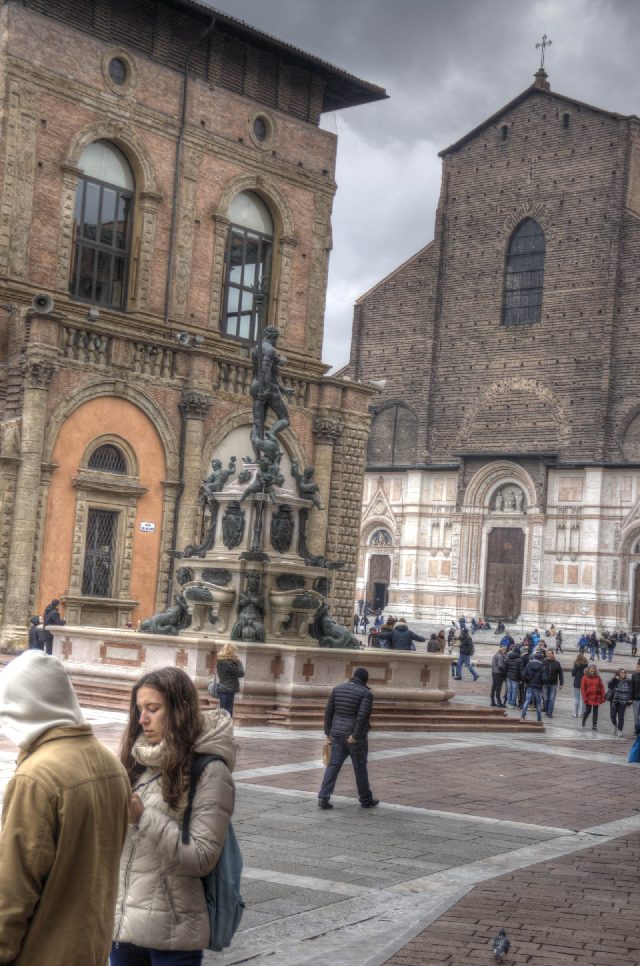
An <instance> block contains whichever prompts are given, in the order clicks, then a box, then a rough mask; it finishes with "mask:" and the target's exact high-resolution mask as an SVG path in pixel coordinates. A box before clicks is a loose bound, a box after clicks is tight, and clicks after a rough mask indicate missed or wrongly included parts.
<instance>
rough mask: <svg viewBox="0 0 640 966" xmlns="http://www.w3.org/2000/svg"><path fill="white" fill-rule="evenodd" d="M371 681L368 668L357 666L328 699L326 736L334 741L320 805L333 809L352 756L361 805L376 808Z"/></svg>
mask: <svg viewBox="0 0 640 966" xmlns="http://www.w3.org/2000/svg"><path fill="white" fill-rule="evenodd" d="M368 680H369V672H368V671H367V669H366V668H365V667H357V668H356V669H355V671H354V672H353V676H352V677H351V679H350V680H349V681H345V682H344V684H338V685H337V686H336V687H335V688H334V689H333V691H332V692H331V695H330V696H329V700H328V701H327V706H326V708H325V712H324V734H325V739H326V740H330V741H331V758H330V760H329V764H328V765H327V768H326V770H325V773H324V777H323V779H322V785H321V786H320V791H319V792H318V808H322V809H325V810H327V809H331V808H333V805H332V804H331V802H330V801H329V799H330V798H331V795H332V794H333V790H334V788H335V787H336V781H337V780H338V775H339V774H340V769H341V768H342V766H343V764H344V763H345V761H346V760H347V758H351V764H352V765H353V770H354V772H355V777H356V787H357V789H358V798H359V800H360V805H361V806H362V807H363V808H375V806H376V805H377V804H378V799H377V798H374V797H373V792H372V791H371V786H370V785H369V775H368V772H367V756H368V754H369V748H368V742H367V732H368V730H369V721H370V719H371V711H372V708H373V694H372V693H371V690H370V689H369V688H368V687H367V681H368Z"/></svg>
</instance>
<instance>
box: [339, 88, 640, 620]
mask: <svg viewBox="0 0 640 966" xmlns="http://www.w3.org/2000/svg"><path fill="white" fill-rule="evenodd" d="M441 157H442V187H441V194H440V201H439V205H438V209H437V212H436V218H435V232H434V238H433V241H431V242H430V243H429V244H427V245H426V246H425V248H423V249H422V250H421V251H419V252H418V253H417V254H416V255H415V256H413V257H412V258H410V259H409V260H408V261H407V262H406V263H405V264H403V265H401V266H400V267H399V268H398V269H397V270H396V271H394V272H393V273H391V275H389V276H388V277H387V278H385V279H383V280H382V281H381V282H380V283H379V284H378V285H376V286H375V287H374V288H373V289H371V290H370V291H369V292H367V293H366V294H365V295H363V296H362V297H361V298H360V299H359V300H358V302H357V303H356V307H355V313H354V328H353V341H352V348H351V358H350V362H349V365H348V366H347V367H346V368H345V369H344V370H343V371H342V373H341V375H342V376H346V377H347V378H349V379H352V380H381V379H385V380H386V385H385V387H384V389H383V390H382V391H381V392H380V393H379V394H378V396H377V397H375V399H374V404H373V406H372V412H373V425H372V430H371V436H370V439H369V443H368V450H367V475H366V482H365V490H364V499H363V522H362V526H361V533H360V553H359V572H358V590H357V598H363V599H364V598H366V599H368V600H369V602H370V603H371V604H372V605H374V606H376V607H384V608H385V609H388V611H391V612H393V613H396V614H399V613H400V612H402V614H404V615H405V616H406V617H408V618H410V617H414V618H415V617H422V618H424V619H430V620H433V621H438V622H439V621H444V620H448V619H451V618H454V617H456V616H457V615H460V614H466V615H471V614H476V615H485V616H488V617H496V618H503V619H506V620H514V621H517V620H520V621H521V622H522V623H523V625H525V626H530V625H535V624H537V625H539V626H540V625H548V624H550V623H551V622H554V623H555V624H556V625H557V626H560V627H565V628H575V629H578V628H580V629H582V628H583V627H588V628H621V629H629V628H631V627H633V628H634V629H638V628H640V570H639V567H640V390H639V388H638V379H637V373H638V365H639V363H640V338H639V336H640V271H639V269H638V266H639V265H640V122H639V121H638V118H636V117H634V116H631V117H628V116H622V115H619V114H615V113H612V112H609V111H605V110H601V109H599V108H598V107H594V106H592V105H588V104H584V103H581V102H579V101H577V100H575V99H573V98H570V97H565V96H563V95H562V94H558V93H556V92H555V91H553V90H552V89H551V87H550V84H549V80H548V77H547V75H546V73H545V71H544V70H543V69H541V70H539V71H538V72H537V74H536V75H535V78H534V83H533V84H532V85H531V86H530V87H528V88H526V89H525V90H524V91H523V92H522V93H521V94H520V95H519V96H517V97H516V98H514V100H512V101H511V102H510V103H509V104H507V105H506V106H505V107H503V108H502V109H501V110H499V111H498V112H496V113H495V114H494V115H493V116H491V117H490V118H488V119H487V120H486V121H485V122H483V123H482V124H480V125H479V126H478V127H477V128H476V129H474V130H473V131H471V132H470V133H468V134H466V135H465V136H464V137H462V138H461V139H460V140H459V141H457V142H456V143H455V144H453V145H451V146H450V147H448V148H446V149H445V150H444V151H442V152H441Z"/></svg>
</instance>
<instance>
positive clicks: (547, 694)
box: [542, 650, 564, 718]
mask: <svg viewBox="0 0 640 966" xmlns="http://www.w3.org/2000/svg"><path fill="white" fill-rule="evenodd" d="M545 665H546V671H547V674H546V681H545V682H544V685H543V688H542V691H543V696H544V711H545V714H546V716H547V718H553V706H554V705H555V703H556V694H557V693H558V688H559V687H560V688H562V687H564V674H563V673H562V667H561V666H560V661H558V660H556V657H555V655H554V653H553V651H551V650H549V651H547V659H546V661H545Z"/></svg>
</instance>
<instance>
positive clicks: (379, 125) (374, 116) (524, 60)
mask: <svg viewBox="0 0 640 966" xmlns="http://www.w3.org/2000/svg"><path fill="white" fill-rule="evenodd" d="M212 5H213V6H214V7H216V8H217V9H219V10H223V11H225V12H227V13H229V14H231V15H232V16H235V17H238V18H239V19H241V20H245V21H246V22H248V23H250V24H252V25H253V26H255V27H258V28H259V29H261V30H264V31H266V32H268V33H270V34H273V35H274V36H276V37H278V38H280V39H281V40H284V41H286V42H287V43H291V44H294V45H295V46H297V47H300V48H301V49H303V50H305V51H307V52H308V53H311V54H314V55H316V56H318V57H322V58H323V59H325V60H328V61H329V62H331V63H333V64H335V65H336V66H338V67H343V68H345V69H346V70H348V71H350V72H351V73H353V74H356V75H358V76H360V77H362V78H363V79H365V80H368V81H371V82H373V83H376V84H379V85H381V86H382V87H385V88H386V89H387V91H388V93H389V95H390V100H389V101H384V102H379V103H376V104H371V105H365V106H363V107H356V108H351V109H349V110H346V111H340V112H336V114H334V115H331V116H328V117H326V118H325V119H324V121H323V126H325V127H327V128H328V129H329V130H332V131H334V132H336V133H337V134H338V139H339V140H338V167H337V181H338V186H339V188H338V194H337V196H336V200H335V204H334V213H333V229H334V230H333V239H334V248H333V254H332V260H331V269H330V277H329V291H328V296H327V311H326V317H325V347H324V358H325V360H326V361H327V362H329V363H331V364H333V365H335V366H339V365H342V364H343V363H344V362H345V361H346V360H347V358H348V350H349V332H350V324H351V317H352V311H353V302H354V301H355V299H356V298H357V297H358V296H359V295H360V294H362V293H363V292H365V291H367V289H369V288H370V287H371V286H372V285H374V284H375V283H376V282H378V281H380V279H382V278H383V277H384V276H385V275H386V274H388V273H389V272H390V271H392V270H393V269H394V268H396V267H397V266H398V265H399V264H401V262H403V261H404V260H405V259H406V258H408V257H409V256H410V255H412V254H413V253H414V252H416V251H417V250H418V249H419V248H421V247H422V246H423V245H425V244H426V243H427V242H428V241H429V240H430V239H431V238H432V237H433V221H434V215H435V208H436V204H437V199H438V192H439V187H440V161H439V159H438V157H437V152H438V151H439V150H441V149H442V148H444V147H446V146H447V145H449V144H451V143H452V142H454V141H455V140H457V139H458V138H459V137H461V136H462V135H463V134H465V133H466V132H467V131H469V130H471V129H472V128H473V127H475V126H476V125H477V124H479V123H480V122H481V121H482V120H484V119H485V118H486V117H488V116H490V115H491V114H493V113H494V112H495V111H496V110H498V109H499V108H500V107H502V106H503V105H504V104H506V103H507V102H508V101H510V100H511V99H512V98H513V97H515V96H516V95H517V94H519V93H520V92H521V91H522V90H523V89H524V88H525V87H527V86H528V85H529V84H530V83H531V81H532V75H533V73H534V72H535V70H536V69H537V67H538V65H539V52H538V51H537V50H536V49H535V43H536V42H537V41H539V40H540V39H541V37H542V34H543V33H546V34H547V35H548V36H549V37H550V38H551V40H552V45H551V47H550V48H549V49H548V52H547V55H546V67H547V70H548V72H549V79H550V81H551V84H552V87H553V89H554V90H556V91H559V92H561V93H563V94H567V95H568V96H571V97H575V98H578V99H579V100H583V101H586V102H587V103H591V104H595V105H597V106H598V107H602V108H606V109H607V110H613V111H618V112H619V113H621V114H634V113H640V89H639V88H640V82H639V79H638V77H639V72H638V69H637V52H636V48H637V37H638V31H639V30H640V3H638V2H637V0H218V2H214V3H213V4H212Z"/></svg>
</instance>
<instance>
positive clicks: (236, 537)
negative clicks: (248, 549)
mask: <svg viewBox="0 0 640 966" xmlns="http://www.w3.org/2000/svg"><path fill="white" fill-rule="evenodd" d="M244 522H245V521H244V510H243V509H242V507H241V506H240V504H239V503H238V501H237V500H232V501H231V503H229V504H228V506H227V509H226V510H225V511H224V516H223V517H222V542H223V543H224V545H225V547H226V548H227V550H233V548H234V547H237V546H238V544H240V543H242V538H243V537H244Z"/></svg>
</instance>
